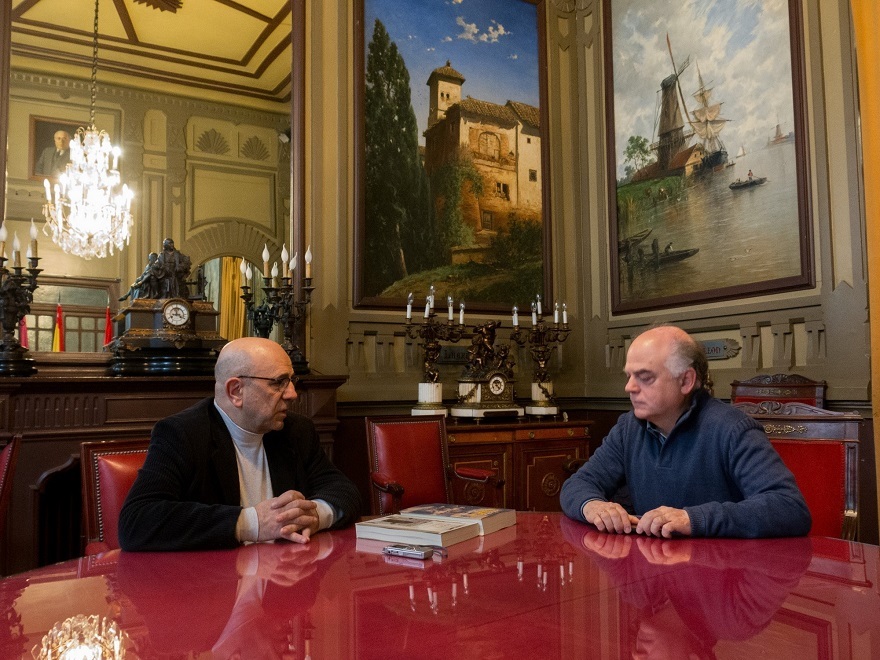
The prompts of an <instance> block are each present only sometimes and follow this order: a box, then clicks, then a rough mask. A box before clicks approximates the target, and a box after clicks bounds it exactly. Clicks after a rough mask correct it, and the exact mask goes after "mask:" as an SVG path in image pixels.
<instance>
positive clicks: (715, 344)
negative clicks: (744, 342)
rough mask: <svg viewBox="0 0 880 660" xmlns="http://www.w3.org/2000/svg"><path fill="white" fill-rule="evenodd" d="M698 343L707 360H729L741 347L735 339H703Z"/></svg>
mask: <svg viewBox="0 0 880 660" xmlns="http://www.w3.org/2000/svg"><path fill="white" fill-rule="evenodd" d="M700 343H701V344H702V345H703V349H704V350H705V351H706V359H708V360H729V359H730V358H733V357H736V356H737V355H738V354H739V352H740V349H741V348H742V347H741V346H740V345H739V342H738V341H736V340H735V339H704V340H703V341H701V342H700Z"/></svg>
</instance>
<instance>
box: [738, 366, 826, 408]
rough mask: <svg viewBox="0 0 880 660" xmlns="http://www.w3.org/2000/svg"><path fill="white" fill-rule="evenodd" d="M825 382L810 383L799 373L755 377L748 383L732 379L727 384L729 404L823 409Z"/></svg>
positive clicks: (810, 381)
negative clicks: (772, 403) (769, 403)
mask: <svg viewBox="0 0 880 660" xmlns="http://www.w3.org/2000/svg"><path fill="white" fill-rule="evenodd" d="M827 389H828V383H826V382H825V381H824V380H810V379H809V378H805V377H804V376H799V375H798V374H774V375H772V376H766V375H762V376H755V377H754V378H750V379H749V380H743V381H739V380H735V381H733V382H732V383H731V384H730V402H731V403H761V402H762V401H779V402H780V403H805V404H807V405H808V406H816V407H817V408H824V407H825V391H826V390H827Z"/></svg>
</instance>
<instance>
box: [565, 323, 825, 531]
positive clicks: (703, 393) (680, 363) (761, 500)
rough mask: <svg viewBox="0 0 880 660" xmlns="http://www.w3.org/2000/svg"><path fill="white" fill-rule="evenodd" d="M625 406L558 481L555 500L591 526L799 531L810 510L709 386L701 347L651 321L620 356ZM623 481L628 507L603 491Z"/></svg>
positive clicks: (755, 435) (764, 446)
mask: <svg viewBox="0 0 880 660" xmlns="http://www.w3.org/2000/svg"><path fill="white" fill-rule="evenodd" d="M625 372H626V376H627V383H626V392H627V394H629V397H630V401H631V403H632V406H633V409H632V411H630V412H628V413H626V414H624V415H622V416H621V417H620V419H619V420H618V421H617V424H615V425H614V427H613V428H612V429H611V431H610V432H609V434H608V437H606V438H605V440H604V441H603V442H602V445H601V446H600V447H599V449H597V450H596V452H595V453H594V454H593V456H591V457H590V460H589V461H588V462H587V463H586V464H585V465H584V466H583V467H582V468H581V469H580V470H578V472H577V473H575V474H574V475H573V476H572V477H571V478H570V479H568V481H566V482H565V484H564V485H563V487H562V493H561V495H560V499H561V503H562V509H563V511H565V513H566V515H568V516H569V517H570V518H573V519H575V520H580V521H586V522H588V523H592V524H593V525H595V526H596V527H597V528H598V529H599V530H600V531H606V532H615V533H624V534H628V533H630V532H636V533H638V534H646V535H649V536H663V537H667V538H669V537H671V536H673V535H683V536H733V537H746V538H756V537H768V536H803V535H805V534H807V533H809V531H810V525H811V524H812V521H811V518H810V513H809V511H808V509H807V505H806V503H805V502H804V498H803V496H802V495H801V493H800V491H799V490H798V487H797V485H796V484H795V481H794V477H793V476H792V474H791V472H790V471H789V470H788V468H786V467H785V465H784V464H783V463H782V460H781V459H780V458H779V455H778V454H777V453H776V451H775V450H774V449H773V447H772V445H771V444H770V441H769V440H768V439H767V436H766V435H765V433H764V430H763V429H762V428H761V426H760V425H759V424H758V423H757V422H755V421H754V420H753V419H752V418H750V417H749V416H748V415H746V414H745V413H743V412H741V411H739V410H737V409H736V408H734V407H732V406H730V405H728V404H726V403H724V402H722V401H719V400H717V399H715V398H713V396H712V382H711V380H710V378H709V368H708V363H707V361H706V356H705V353H704V352H703V349H702V347H701V346H700V344H698V343H697V342H696V341H695V340H694V339H693V338H692V337H691V336H690V335H688V334H687V333H686V332H685V331H684V330H682V329H681V328H676V327H674V326H660V327H656V328H652V329H650V330H648V331H646V332H644V333H642V334H641V335H639V336H638V337H636V339H635V340H633V342H632V344H631V345H630V348H629V352H628V353H627V357H626V368H625ZM624 486H626V487H628V489H629V494H630V497H631V500H632V504H631V507H630V508H624V506H623V505H622V504H620V503H617V502H614V501H612V499H613V497H614V495H615V493H617V492H618V490H619V489H620V488H622V487H624Z"/></svg>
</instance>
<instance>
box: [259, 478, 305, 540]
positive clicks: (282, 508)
mask: <svg viewBox="0 0 880 660" xmlns="http://www.w3.org/2000/svg"><path fill="white" fill-rule="evenodd" d="M255 509H256V510H257V518H258V520H259V523H260V533H259V538H258V540H259V541H272V540H274V539H286V540H288V541H293V542H294V543H308V542H309V539H310V538H311V536H312V534H314V533H316V532H317V531H318V506H317V504H315V503H314V502H312V501H311V500H307V499H306V498H305V496H304V495H303V494H302V493H300V492H298V491H295V490H289V491H287V492H285V493H282V494H281V495H279V496H278V497H273V498H272V499H269V500H264V501H263V502H260V503H259V504H257V506H256V507H255Z"/></svg>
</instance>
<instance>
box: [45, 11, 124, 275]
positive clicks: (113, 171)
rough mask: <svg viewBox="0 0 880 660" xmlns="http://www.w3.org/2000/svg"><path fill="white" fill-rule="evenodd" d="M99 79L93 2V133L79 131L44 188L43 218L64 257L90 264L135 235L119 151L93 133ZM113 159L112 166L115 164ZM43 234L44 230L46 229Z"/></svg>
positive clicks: (91, 130)
mask: <svg viewBox="0 0 880 660" xmlns="http://www.w3.org/2000/svg"><path fill="white" fill-rule="evenodd" d="M97 77H98V0H95V35H94V39H93V42H92V82H91V108H90V114H89V127H88V128H83V127H80V128H78V129H77V131H76V134H75V135H74V136H73V137H72V138H71V140H70V162H69V163H68V164H67V167H66V168H65V170H64V172H62V173H61V175H60V176H59V177H58V182H57V183H55V185H54V186H53V185H51V184H50V182H49V180H48V179H45V180H44V181H43V184H44V186H45V188H46V203H45V204H44V205H43V215H45V216H46V226H47V227H48V228H49V229H51V230H52V240H53V241H54V242H55V243H56V244H57V245H58V246H59V247H60V248H61V249H62V250H64V251H65V252H67V253H69V254H73V255H76V256H78V257H83V258H84V259H91V258H92V257H99V258H101V257H106V256H107V254H108V252H109V254H111V255H112V254H113V249H114V248H116V249H122V247H123V246H125V245H127V244H128V239H129V236H130V235H131V221H132V219H131V200H132V198H133V197H134V193H133V192H132V191H131V190H130V189H129V187H128V186H127V185H124V184H123V185H120V184H121V179H120V176H119V170H118V165H119V154H120V149H119V147H115V148H114V147H113V145H112V144H111V142H110V136H109V135H108V134H107V131H99V130H98V129H97V128H96V127H95V96H96V95H97ZM111 156H112V164H111ZM43 232H44V233H48V232H46V227H44V228H43Z"/></svg>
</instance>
